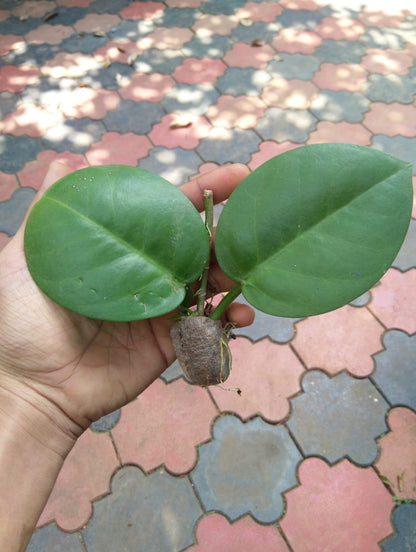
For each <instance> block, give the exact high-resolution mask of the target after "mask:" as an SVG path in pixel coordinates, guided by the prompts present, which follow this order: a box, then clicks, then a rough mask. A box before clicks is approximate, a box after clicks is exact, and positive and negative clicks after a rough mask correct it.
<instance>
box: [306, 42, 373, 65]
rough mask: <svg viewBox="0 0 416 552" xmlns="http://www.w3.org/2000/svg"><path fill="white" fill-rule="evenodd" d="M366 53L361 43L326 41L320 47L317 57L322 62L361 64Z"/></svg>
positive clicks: (317, 50) (316, 53)
mask: <svg viewBox="0 0 416 552" xmlns="http://www.w3.org/2000/svg"><path fill="white" fill-rule="evenodd" d="M365 52H366V48H365V46H364V45H363V44H361V43H360V42H357V41H352V40H331V39H326V40H324V41H323V42H322V44H321V46H318V48H317V49H316V52H315V55H316V57H317V58H319V59H320V60H321V61H322V62H328V63H360V61H361V58H362V57H363V55H364V54H365Z"/></svg>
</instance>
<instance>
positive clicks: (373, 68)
mask: <svg viewBox="0 0 416 552" xmlns="http://www.w3.org/2000/svg"><path fill="white" fill-rule="evenodd" d="M413 62H414V60H413V58H412V56H410V55H409V54H407V53H406V52H402V51H397V50H391V49H386V50H383V49H381V48H370V49H369V50H367V53H366V55H365V56H363V57H362V59H361V64H362V65H363V66H364V67H365V69H367V70H368V71H369V72H370V73H381V74H382V75H390V74H391V73H393V74H395V75H407V74H408V73H409V69H410V67H411V66H412V65H413Z"/></svg>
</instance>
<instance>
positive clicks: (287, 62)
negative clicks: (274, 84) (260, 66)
mask: <svg viewBox="0 0 416 552" xmlns="http://www.w3.org/2000/svg"><path fill="white" fill-rule="evenodd" d="M318 67H319V60H318V59H317V58H316V57H315V56H312V55H308V56H307V55H304V54H287V53H285V52H283V53H281V54H280V53H279V59H278V60H276V59H275V60H273V61H271V62H270V63H269V65H268V66H267V70H268V71H269V72H270V73H271V75H272V76H281V77H285V78H286V79H302V80H310V79H311V78H312V77H313V74H314V73H315V71H316V70H317V69H318Z"/></svg>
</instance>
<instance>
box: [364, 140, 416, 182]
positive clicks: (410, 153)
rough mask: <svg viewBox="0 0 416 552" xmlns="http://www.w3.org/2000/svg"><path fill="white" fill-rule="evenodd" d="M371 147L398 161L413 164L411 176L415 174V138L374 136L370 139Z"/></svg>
mask: <svg viewBox="0 0 416 552" xmlns="http://www.w3.org/2000/svg"><path fill="white" fill-rule="evenodd" d="M372 143H373V147H374V148H376V149H378V150H380V151H384V152H386V153H390V155H394V156H396V157H398V158H399V159H403V160H404V161H409V163H413V174H416V163H415V151H416V138H406V137H405V136H385V135H384V134H376V135H375V136H373V139H372Z"/></svg>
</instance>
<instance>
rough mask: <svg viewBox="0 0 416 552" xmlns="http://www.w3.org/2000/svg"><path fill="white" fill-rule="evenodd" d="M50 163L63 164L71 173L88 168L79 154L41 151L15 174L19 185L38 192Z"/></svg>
mask: <svg viewBox="0 0 416 552" xmlns="http://www.w3.org/2000/svg"><path fill="white" fill-rule="evenodd" d="M52 161H61V162H62V163H65V164H66V165H68V167H69V168H70V169H71V171H77V170H78V169H83V168H84V167H87V166H88V163H87V162H86V160H85V157H84V156H83V155H81V154H79V153H71V152H70V151H64V152H62V153H58V152H56V151H51V150H46V151H41V152H40V153H39V155H38V156H37V158H36V159H35V160H34V161H29V162H28V163H26V165H25V166H24V167H23V169H22V170H21V171H20V172H19V173H18V174H17V175H18V177H19V180H20V183H21V185H22V186H29V187H31V188H34V189H35V190H39V188H40V186H41V184H42V182H43V180H44V178H45V176H46V173H47V172H48V169H49V165H50V164H51V163H52Z"/></svg>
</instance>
